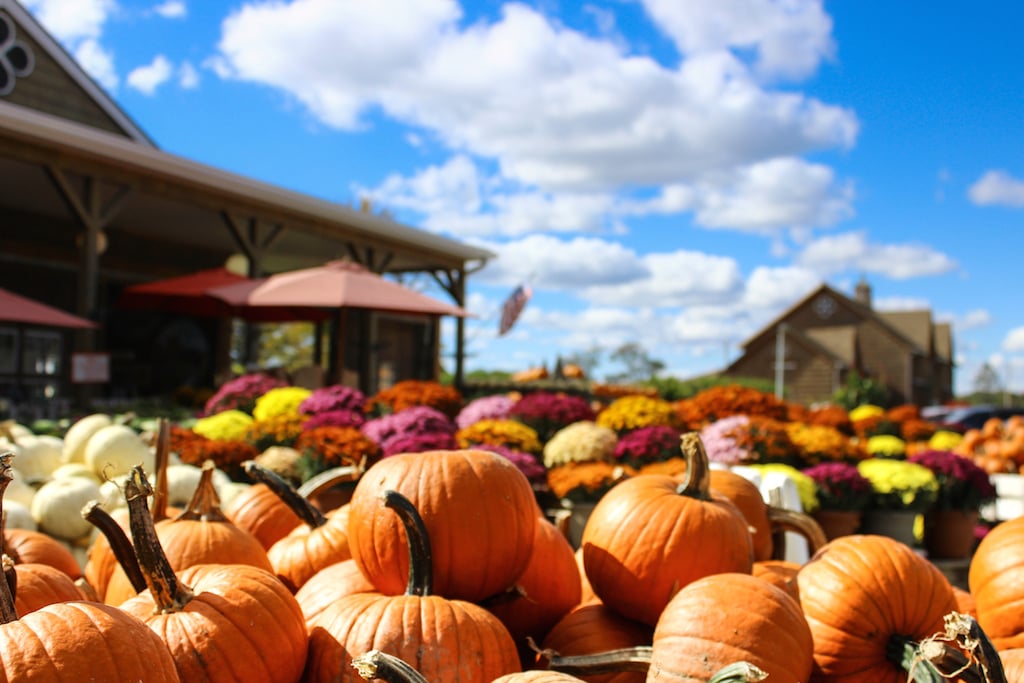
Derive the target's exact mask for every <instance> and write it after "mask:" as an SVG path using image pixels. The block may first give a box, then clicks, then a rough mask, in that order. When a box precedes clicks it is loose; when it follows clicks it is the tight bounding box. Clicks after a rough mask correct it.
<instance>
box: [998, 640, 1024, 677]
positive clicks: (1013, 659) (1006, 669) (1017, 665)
mask: <svg viewBox="0 0 1024 683" xmlns="http://www.w3.org/2000/svg"><path fill="white" fill-rule="evenodd" d="M999 658H1000V659H1002V660H1003V673H1004V674H1006V680H1007V681H1009V682H1010V683H1020V681H1024V648H1021V647H1015V648H1011V649H1009V650H1003V651H1002V652H1000V653H999Z"/></svg>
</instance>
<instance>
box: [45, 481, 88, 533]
mask: <svg viewBox="0 0 1024 683" xmlns="http://www.w3.org/2000/svg"><path fill="white" fill-rule="evenodd" d="M99 497H100V487H99V484H97V483H96V482H94V481H91V480H89V479H86V478H85V477H68V478H66V479H51V480H50V481H48V482H46V483H45V484H43V485H42V486H40V487H39V490H38V491H36V495H35V497H33V498H32V518H33V519H35V520H36V524H38V525H39V529H40V530H41V531H44V532H46V533H48V534H50V535H51V536H55V537H57V538H60V539H64V540H74V539H76V538H81V537H83V536H86V535H88V534H89V532H90V531H91V530H92V524H90V523H89V522H87V521H85V520H84V519H82V508H83V507H85V504H86V503H88V502H89V501H91V500H97V499H99Z"/></svg>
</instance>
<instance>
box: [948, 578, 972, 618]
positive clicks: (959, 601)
mask: <svg viewBox="0 0 1024 683" xmlns="http://www.w3.org/2000/svg"><path fill="white" fill-rule="evenodd" d="M953 597H955V598H956V611H957V612H960V613H961V614H967V615H970V616H972V617H974V618H975V619H977V618H978V602H977V601H976V600H975V599H974V596H973V595H971V593H970V591H966V590H964V589H963V588H961V587H960V586H957V585H955V584H954V585H953Z"/></svg>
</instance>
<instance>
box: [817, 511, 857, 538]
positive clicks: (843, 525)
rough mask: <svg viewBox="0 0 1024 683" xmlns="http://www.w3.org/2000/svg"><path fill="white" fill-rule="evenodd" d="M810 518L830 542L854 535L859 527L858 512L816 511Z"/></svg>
mask: <svg viewBox="0 0 1024 683" xmlns="http://www.w3.org/2000/svg"><path fill="white" fill-rule="evenodd" d="M811 516H812V517H814V521H816V522H817V523H818V526H820V527H821V530H822V531H824V532H825V538H827V539H828V540H830V541H831V540H832V539H833V538H839V537H840V536H849V535H850V534H854V533H856V532H857V529H858V528H859V527H860V520H861V512H860V510H817V511H816V512H814V513H813V514H812V515H811Z"/></svg>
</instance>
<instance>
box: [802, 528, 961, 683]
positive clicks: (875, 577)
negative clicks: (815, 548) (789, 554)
mask: <svg viewBox="0 0 1024 683" xmlns="http://www.w3.org/2000/svg"><path fill="white" fill-rule="evenodd" d="M797 583H798V584H799V588H800V604H801V606H802V607H803V610H804V615H805V616H806V618H807V623H808V624H809V625H810V627H811V633H812V634H813V635H814V662H815V665H814V671H815V678H821V679H823V680H824V679H827V680H830V681H876V682H877V683H905V681H906V680H907V672H906V671H903V670H902V669H901V665H900V664H899V663H898V662H897V661H895V659H890V657H892V656H893V653H894V652H896V653H898V652H899V650H900V648H901V646H902V644H903V643H905V642H906V641H908V640H913V641H920V640H923V639H925V638H928V637H930V636H932V635H933V634H935V633H941V632H942V631H943V625H944V617H945V615H946V614H948V613H950V612H952V611H954V610H955V609H956V598H955V597H954V596H953V589H952V587H951V586H950V585H949V581H948V580H946V577H945V576H943V574H942V572H940V571H939V570H938V569H937V568H936V567H935V565H933V564H932V563H931V562H929V561H928V560H926V559H924V558H923V557H921V556H920V555H918V554H917V553H915V552H914V551H913V550H912V549H911V548H910V547H908V546H907V545H905V544H904V543H900V542H899V541H896V540H893V539H891V538H888V537H886V536H873V535H861V534H856V535H852V536H841V537H840V538H837V539H834V540H832V541H830V542H829V543H828V544H827V545H826V546H825V547H824V548H822V549H821V550H820V551H819V552H818V553H817V554H816V555H815V556H814V557H812V558H811V560H810V562H808V563H807V564H805V565H804V566H803V567H802V568H801V569H800V572H799V573H798V574H797ZM894 646H895V647H894Z"/></svg>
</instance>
